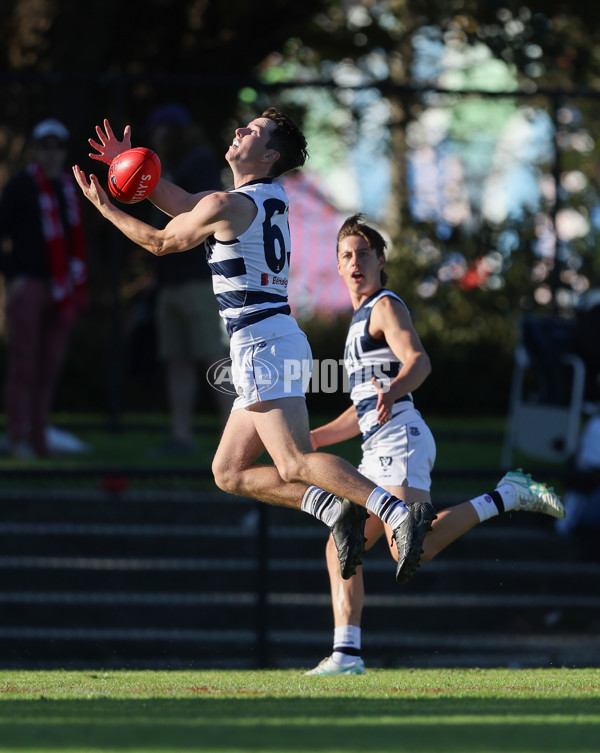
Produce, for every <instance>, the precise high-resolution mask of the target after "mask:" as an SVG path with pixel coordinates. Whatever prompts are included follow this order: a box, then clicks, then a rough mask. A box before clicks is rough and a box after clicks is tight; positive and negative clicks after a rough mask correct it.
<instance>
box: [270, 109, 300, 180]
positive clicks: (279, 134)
mask: <svg viewBox="0 0 600 753" xmlns="http://www.w3.org/2000/svg"><path fill="white" fill-rule="evenodd" d="M261 117H263V118H267V119H268V120H272V121H273V123H275V125H276V128H275V130H274V131H273V133H272V134H271V138H270V139H269V143H268V144H267V147H268V148H269V149H275V150H276V151H277V152H279V159H278V160H277V161H276V162H275V163H274V164H273V165H272V167H271V170H270V171H269V174H270V175H272V176H273V177H277V176H278V175H282V174H283V173H286V172H287V171H288V170H293V169H294V168H296V167H302V165H303V164H304V163H305V162H306V159H307V157H308V149H307V145H306V139H305V138H304V134H303V133H302V131H301V130H300V129H299V128H298V126H297V125H296V124H295V123H294V121H293V120H292V119H291V118H290V117H289V116H288V115H286V114H285V113H284V112H281V110H279V109H278V108H277V107H269V108H268V109H267V110H265V111H264V112H263V114H262V115H261Z"/></svg>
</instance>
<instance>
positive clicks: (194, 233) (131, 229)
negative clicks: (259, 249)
mask: <svg viewBox="0 0 600 753" xmlns="http://www.w3.org/2000/svg"><path fill="white" fill-rule="evenodd" d="M73 174H74V176H75V180H76V181H77V183H78V185H79V187H80V188H81V190H82V192H83V195H84V196H85V197H86V198H87V199H88V200H89V201H90V202H91V203H92V204H93V205H94V206H95V207H96V209H98V211H99V212H100V213H101V214H102V216H103V217H105V218H106V219H107V220H109V222H111V223H112V224H113V225H114V226H115V227H116V228H117V229H118V230H120V231H121V232H122V233H123V234H124V235H125V236H127V238H129V240H131V241H133V242H134V243H135V244H136V245H138V246H141V247H142V248H145V249H146V251H149V252H150V253H151V254H154V255H155V256H164V255H166V254H174V253H180V252H182V251H188V250H189V249H190V248H194V247H195V246H198V245H199V244H200V243H202V242H203V241H204V240H206V238H208V236H209V235H215V236H216V237H218V238H219V239H220V240H224V241H228V240H234V239H235V238H237V237H238V236H239V235H241V234H242V233H243V232H244V231H245V230H246V229H247V228H248V227H249V226H250V224H251V222H252V220H253V219H254V217H255V216H256V207H255V206H254V204H253V203H252V202H250V201H248V200H247V199H246V198H245V197H243V196H239V195H236V194H229V193H226V192H225V191H218V192H214V193H211V194H209V195H208V196H206V197H205V198H203V199H201V200H200V201H199V202H198V203H197V204H196V206H195V207H194V208H193V210H192V211H191V212H184V213H183V214H179V215H177V216H176V217H174V218H173V219H172V220H171V221H170V222H169V223H168V224H167V225H166V227H165V228H163V229H162V230H159V229H157V228H154V227H152V226H151V225H148V224H147V223H145V222H142V221H141V220H138V219H137V218H136V217H132V216H131V215H129V214H127V213H126V212H123V211H122V210H121V209H119V208H118V207H116V206H115V205H114V204H113V203H112V202H111V201H110V199H109V198H108V195H107V193H106V191H104V189H103V188H102V186H101V185H100V183H99V181H98V178H97V176H95V175H93V174H92V175H90V178H89V180H88V179H87V177H86V175H85V173H84V172H83V170H81V169H80V168H79V166H78V165H75V166H74V167H73Z"/></svg>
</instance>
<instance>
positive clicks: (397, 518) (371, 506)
mask: <svg viewBox="0 0 600 753" xmlns="http://www.w3.org/2000/svg"><path fill="white" fill-rule="evenodd" d="M366 508H367V510H369V511H370V512H372V513H373V515H375V516H377V517H378V518H379V519H380V520H383V522H384V523H387V524H388V525H389V526H390V528H391V529H392V531H394V530H395V529H396V528H398V526H399V525H400V523H401V522H402V520H403V519H404V518H405V517H406V516H407V515H408V510H407V509H406V507H405V505H404V502H402V501H401V500H399V499H398V497H394V495H393V494H390V493H389V492H388V491H386V490H385V489H382V488H381V486H377V487H375V489H373V491H372V492H371V494H369V499H368V500H367V504H366Z"/></svg>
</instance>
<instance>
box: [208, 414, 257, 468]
mask: <svg viewBox="0 0 600 753" xmlns="http://www.w3.org/2000/svg"><path fill="white" fill-rule="evenodd" d="M264 449H265V447H264V445H263V443H262V440H261V438H260V436H259V435H258V432H257V431H256V427H255V426H254V421H253V418H252V416H251V415H250V414H249V413H248V411H245V410H244V409H240V410H234V411H232V412H231V413H230V415H229V418H228V419H227V423H226V425H225V428H224V430H223V434H222V435H221V440H220V442H219V446H218V447H217V451H216V453H215V456H214V459H213V470H214V471H215V473H225V472H227V473H237V472H240V471H243V470H245V469H247V468H248V467H250V466H251V465H253V464H254V463H255V462H256V461H257V459H258V458H259V457H260V455H261V454H262V453H263V452H264Z"/></svg>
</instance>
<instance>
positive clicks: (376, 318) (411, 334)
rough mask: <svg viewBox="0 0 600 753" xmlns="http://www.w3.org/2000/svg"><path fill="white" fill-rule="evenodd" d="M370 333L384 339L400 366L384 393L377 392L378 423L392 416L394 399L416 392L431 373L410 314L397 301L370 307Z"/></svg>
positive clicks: (384, 301)
mask: <svg viewBox="0 0 600 753" xmlns="http://www.w3.org/2000/svg"><path fill="white" fill-rule="evenodd" d="M369 334H371V335H372V336H373V337H377V338H382V337H383V338H385V340H386V342H387V344H388V345H389V346H390V348H391V349H392V351H393V353H394V355H395V356H397V358H398V359H399V360H400V361H401V362H402V364H403V366H402V368H401V369H400V371H399V373H398V375H397V376H396V377H395V378H394V379H393V380H392V381H391V382H390V385H389V390H388V391H387V392H383V391H378V398H379V399H378V403H377V410H378V414H380V418H381V422H384V421H385V420H386V419H387V417H388V416H389V415H391V409H392V405H393V403H394V401H395V400H397V399H398V398H399V397H402V396H404V395H406V394H408V393H409V392H413V391H414V390H416V389H417V387H419V386H420V385H421V384H422V383H423V382H424V381H425V379H426V378H427V377H428V376H429V374H430V373H431V361H430V360H429V356H428V355H427V353H426V352H425V349H424V348H423V345H422V343H421V340H420V338H419V336H418V334H417V332H416V330H415V328H414V326H413V323H412V320H411V318H410V314H409V313H408V310H407V309H406V307H405V306H404V305H403V304H402V303H400V301H397V300H394V299H393V298H390V297H389V296H385V297H384V298H381V299H380V300H379V301H377V303H376V304H375V306H374V307H373V313H372V314H371V321H370V323H369Z"/></svg>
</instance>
